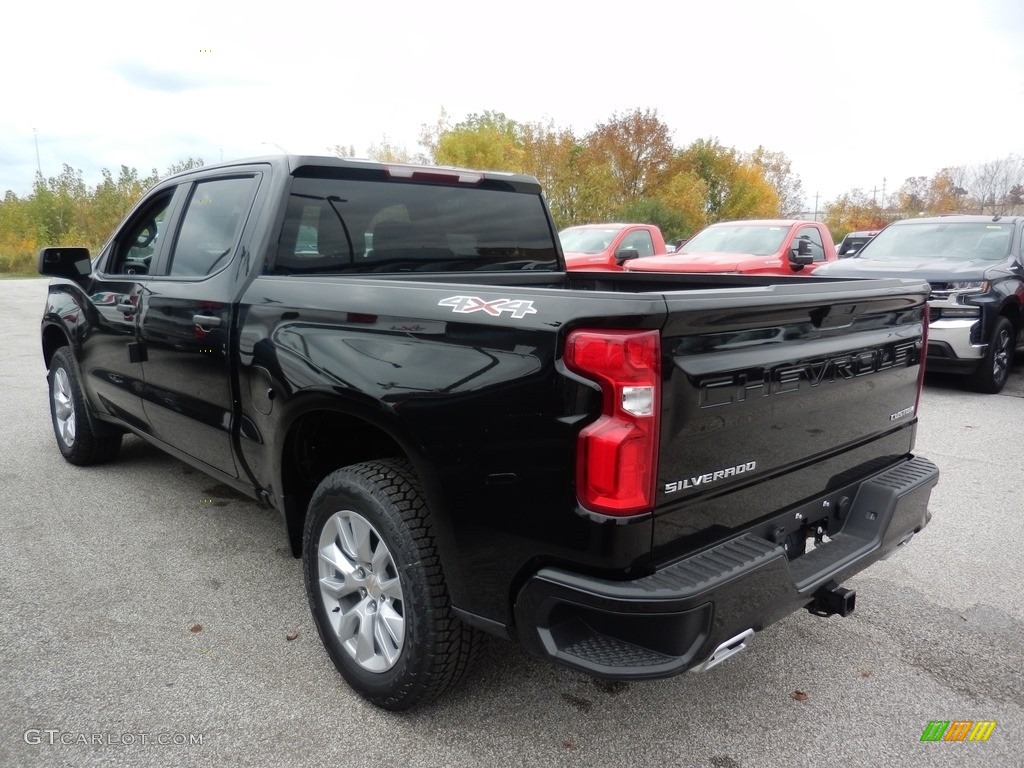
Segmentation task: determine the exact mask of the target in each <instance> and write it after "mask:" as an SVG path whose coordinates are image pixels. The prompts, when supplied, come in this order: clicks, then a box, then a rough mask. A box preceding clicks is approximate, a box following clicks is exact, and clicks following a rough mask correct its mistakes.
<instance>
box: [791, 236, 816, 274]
mask: <svg viewBox="0 0 1024 768" xmlns="http://www.w3.org/2000/svg"><path fill="white" fill-rule="evenodd" d="M813 263H814V256H813V255H811V241H810V240H807V239H806V238H803V237H801V238H800V239H799V240H797V242H796V245H795V246H794V247H792V248H790V249H789V266H791V267H792V268H793V269H795V270H797V271H799V270H801V269H803V268H804V267H806V266H808V265H809V264H813Z"/></svg>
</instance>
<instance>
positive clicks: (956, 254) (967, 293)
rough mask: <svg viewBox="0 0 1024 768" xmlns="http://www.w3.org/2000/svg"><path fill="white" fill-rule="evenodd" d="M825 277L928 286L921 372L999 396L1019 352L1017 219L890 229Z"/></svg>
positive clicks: (1021, 264) (942, 219)
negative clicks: (903, 280)
mask: <svg viewBox="0 0 1024 768" xmlns="http://www.w3.org/2000/svg"><path fill="white" fill-rule="evenodd" d="M814 274H815V275H818V276H829V277H861V278H864V277H894V276H897V275H898V276H900V277H908V278H916V279H919V280H927V281H928V282H929V284H930V285H931V301H930V302H929V305H928V307H929V315H928V316H929V325H928V370H930V371H940V372H944V373H957V374H963V375H965V376H968V377H969V381H970V382H971V384H972V385H973V387H974V388H975V389H977V390H978V391H980V392H986V393H989V394H998V393H999V392H1001V391H1002V389H1003V387H1004V386H1006V381H1007V379H1008V378H1009V376H1010V370H1011V369H1012V368H1013V359H1014V355H1015V354H1017V350H1020V349H1024V216H980V215H966V214H953V215H947V216H932V217H925V218H917V219H905V220H903V221H897V222H894V223H892V224H890V225H889V226H887V227H886V228H885V229H883V230H882V231H881V232H880V233H878V235H877V236H875V237H873V238H872V239H871V240H870V241H869V242H867V243H865V244H864V246H863V247H862V248H861V249H860V250H859V251H858V252H857V253H856V254H855V255H854V256H853V257H852V258H850V259H844V260H843V261H842V262H838V263H834V264H824V265H822V266H820V267H818V268H817V269H816V270H814Z"/></svg>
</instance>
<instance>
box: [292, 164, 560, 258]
mask: <svg viewBox="0 0 1024 768" xmlns="http://www.w3.org/2000/svg"><path fill="white" fill-rule="evenodd" d="M523 269H530V270H549V271H555V270H558V259H557V253H556V250H555V243H554V233H553V232H552V231H551V228H550V227H549V225H548V217H547V214H546V212H545V210H544V205H543V202H542V200H541V197H540V196H539V195H537V194H530V193H524V192H516V191H511V190H509V191H506V190H497V189H484V188H480V187H475V186H474V187H468V186H464V185H454V184H452V185H444V184H427V183H421V182H419V183H411V182H404V181H377V180H352V179H324V178H305V177H304V178H296V179H294V181H293V184H292V189H291V193H290V195H289V198H288V206H287V210H286V212H285V218H284V222H283V224H282V227H281V232H280V235H279V238H278V246H277V255H276V259H275V264H274V269H273V272H274V274H285V275H287V274H308V273H325V274H326V273H331V274H337V273H348V272H410V271H416V272H456V271H472V270H523Z"/></svg>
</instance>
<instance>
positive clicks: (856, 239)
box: [836, 229, 878, 259]
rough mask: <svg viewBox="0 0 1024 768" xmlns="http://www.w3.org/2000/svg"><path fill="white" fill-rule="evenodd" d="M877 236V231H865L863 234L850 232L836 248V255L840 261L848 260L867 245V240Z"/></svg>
mask: <svg viewBox="0 0 1024 768" xmlns="http://www.w3.org/2000/svg"><path fill="white" fill-rule="evenodd" d="M877 234H878V230H877V229H872V230H865V231H863V232H850V233H849V234H848V235H847V236H846V237H844V238H843V239H842V241H841V242H840V243H839V245H837V246H836V254H837V255H838V256H839V258H840V259H848V258H850V257H851V256H853V255H854V254H856V253H857V251H859V250H860V249H861V248H863V247H864V246H865V245H867V242H868V240H870V239H871V238H872V237H874V236H875V235H877Z"/></svg>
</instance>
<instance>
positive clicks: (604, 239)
mask: <svg viewBox="0 0 1024 768" xmlns="http://www.w3.org/2000/svg"><path fill="white" fill-rule="evenodd" d="M617 234H619V230H618V229H595V228H593V227H569V229H563V230H562V231H561V232H559V233H558V239H559V240H561V241H562V250H563V251H565V252H566V253H600V252H601V251H603V250H604V249H605V248H607V247H608V246H609V245H610V244H611V242H612V240H614V239H615V236H616V235H617Z"/></svg>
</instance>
